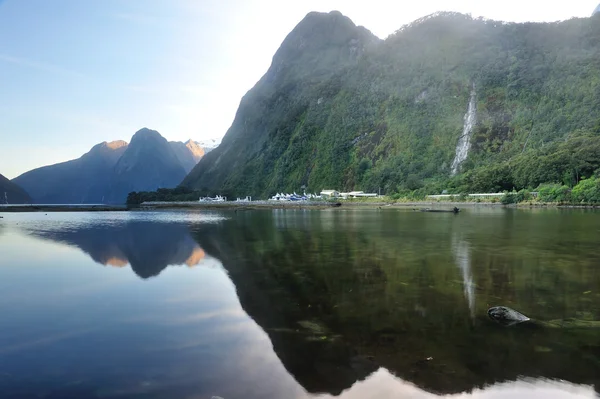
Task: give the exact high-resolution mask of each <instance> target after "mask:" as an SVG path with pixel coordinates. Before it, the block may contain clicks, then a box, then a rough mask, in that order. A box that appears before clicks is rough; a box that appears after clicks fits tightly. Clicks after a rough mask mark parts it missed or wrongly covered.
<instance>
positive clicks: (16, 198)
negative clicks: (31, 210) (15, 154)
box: [0, 175, 31, 204]
mask: <svg viewBox="0 0 600 399" xmlns="http://www.w3.org/2000/svg"><path fill="white" fill-rule="evenodd" d="M28 203H31V197H30V196H29V194H27V192H26V191H25V190H23V189H22V188H21V187H19V186H18V185H17V184H15V183H13V182H11V181H10V180H8V179H7V178H6V177H4V176H2V175H0V204H28Z"/></svg>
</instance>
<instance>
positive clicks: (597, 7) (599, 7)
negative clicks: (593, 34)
mask: <svg viewBox="0 0 600 399" xmlns="http://www.w3.org/2000/svg"><path fill="white" fill-rule="evenodd" d="M599 12H600V4H598V5H597V6H596V8H595V9H594V12H592V17H593V16H594V15H596V14H598V13H599Z"/></svg>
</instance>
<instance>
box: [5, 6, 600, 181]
mask: <svg viewBox="0 0 600 399" xmlns="http://www.w3.org/2000/svg"><path fill="white" fill-rule="evenodd" d="M596 5H597V0H580V1H570V2H563V3H557V4H553V3H547V2H545V3H544V4H543V5H542V4H541V2H539V1H533V0H530V1H524V0H521V1H516V0H509V1H503V2H487V1H485V2H482V1H475V0H471V1H467V0H464V1H460V0H456V1H450V0H445V1H442V0H430V1H420V2H417V3H415V2H408V1H392V0H390V1H384V0H371V1H368V2H365V1H354V0H353V1H349V0H328V1H327V0H320V1H317V0H304V1H293V2H292V1H277V0H252V1H242V0H205V1H194V0H179V1H166V0H164V1H158V0H131V1H126V2H125V1H116V0H111V1H102V2H82V1H78V0H62V1H53V2H49V1H43V0H31V1H27V2H25V1H18V0H7V1H3V0H0V87H1V90H0V140H1V141H0V143H1V145H0V173H2V174H4V175H5V176H7V177H9V178H13V177H16V176H17V175H19V174H21V173H23V172H25V171H27V170H30V169H32V168H35V167H39V166H43V165H47V164H52V163H57V162H62V161H66V160H68V159H73V158H77V157H79V156H80V155H82V154H83V153H85V152H86V151H88V150H89V149H90V148H91V147H92V146H93V145H94V144H96V143H99V142H102V141H110V140H116V139H123V140H127V141H128V140H129V139H130V137H131V135H132V134H133V133H134V132H135V131H136V130H138V129H139V128H141V127H144V126H147V127H149V128H152V129H156V130H158V131H159V132H160V133H161V134H163V135H164V136H165V137H167V138H168V139H169V140H181V141H184V140H187V139H188V138H193V139H195V140H201V139H207V138H219V137H222V136H223V135H224V134H225V132H226V130H227V128H228V127H229V125H230V124H231V122H232V120H233V117H234V115H235V112H236V109H237V106H238V104H239V101H240V99H241V97H242V96H243V95H244V94H245V93H246V91H247V90H249V89H250V88H251V87H252V86H253V85H254V83H256V81H257V80H258V79H259V78H260V77H261V76H262V74H263V73H264V72H265V71H266V70H267V68H268V66H269V64H270V62H271V57H272V56H273V54H274V53H275V51H276V50H277V48H278V47H279V45H280V43H281V42H282V41H283V39H284V38H285V36H286V35H287V34H288V33H289V32H290V31H291V30H292V29H293V27H294V26H295V25H296V24H297V23H298V22H299V21H300V20H301V19H302V18H303V17H304V16H305V15H306V14H307V13H308V12H309V11H331V10H334V9H336V10H339V11H341V12H342V13H343V14H345V15H347V16H348V17H350V18H351V19H352V20H353V21H354V22H355V23H356V24H358V25H363V26H365V27H367V28H368V29H370V30H371V31H372V32H373V33H375V34H376V35H377V36H379V37H381V38H385V37H386V36H388V35H389V34H390V33H392V32H394V31H395V30H397V29H398V28H400V27H401V26H402V25H404V24H406V23H410V22H411V21H413V20H415V19H417V18H419V17H422V16H425V15H428V14H431V13H433V12H436V11H459V12H463V13H470V14H472V15H473V16H483V17H486V18H492V19H498V20H506V21H515V22H522V21H556V20H564V19H568V18H571V17H587V16H589V15H590V14H591V12H592V10H593V9H594V8H595V6H596Z"/></svg>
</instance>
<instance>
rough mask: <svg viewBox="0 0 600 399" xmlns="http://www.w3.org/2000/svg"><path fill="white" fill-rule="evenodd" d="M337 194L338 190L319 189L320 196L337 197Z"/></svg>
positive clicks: (338, 193)
mask: <svg viewBox="0 0 600 399" xmlns="http://www.w3.org/2000/svg"><path fill="white" fill-rule="evenodd" d="M339 196H340V192H339V191H337V190H322V191H321V197H328V198H337V197H339Z"/></svg>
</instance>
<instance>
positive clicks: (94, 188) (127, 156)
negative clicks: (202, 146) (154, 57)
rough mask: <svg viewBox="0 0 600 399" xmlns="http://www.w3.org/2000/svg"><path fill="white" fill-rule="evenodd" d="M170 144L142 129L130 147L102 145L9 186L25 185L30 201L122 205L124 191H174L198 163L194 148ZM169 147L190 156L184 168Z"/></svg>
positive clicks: (114, 143) (116, 143)
mask: <svg viewBox="0 0 600 399" xmlns="http://www.w3.org/2000/svg"><path fill="white" fill-rule="evenodd" d="M190 142H193V141H192V140H190ZM171 143H175V144H170V143H169V142H167V140H166V139H165V138H163V137H162V136H161V135H160V133H158V132H157V131H154V130H150V129H147V128H143V129H140V130H138V131H137V132H136V133H135V134H134V135H133V137H132V138H131V141H130V143H127V142H126V141H124V140H115V141H110V142H107V141H104V142H102V143H98V144H96V145H94V146H93V147H92V148H91V149H90V150H89V151H88V152H86V153H85V154H83V155H82V156H81V157H79V158H77V159H73V160H69V161H66V162H61V163H58V164H54V165H47V166H43V167H40V168H36V169H33V170H31V171H28V172H25V173H23V174H21V175H20V176H17V177H16V178H15V179H13V182H14V183H16V184H18V185H20V186H23V187H27V189H26V190H29V191H31V193H30V194H31V197H32V199H33V201H34V203H49V204H53V203H76V204H77V203H124V202H125V200H126V197H127V194H128V193H129V191H136V190H155V189H157V188H160V187H169V188H171V187H175V186H176V185H177V184H179V183H180V182H181V180H182V179H183V178H184V177H185V175H186V173H187V171H188V170H189V169H191V167H193V165H192V164H191V162H197V159H199V157H197V155H198V152H199V151H200V150H199V147H198V146H197V145H193V146H191V145H190V147H192V148H188V147H186V144H185V143H181V142H171ZM173 145H181V146H183V147H184V150H186V151H188V152H190V154H189V156H188V160H187V161H188V163H187V164H184V163H183V162H182V161H181V160H180V159H179V158H178V156H177V154H175V151H174V150H173V149H172V146H173ZM192 151H194V153H192ZM182 156H183V155H182ZM194 165H195V163H194ZM186 168H187V169H186Z"/></svg>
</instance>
